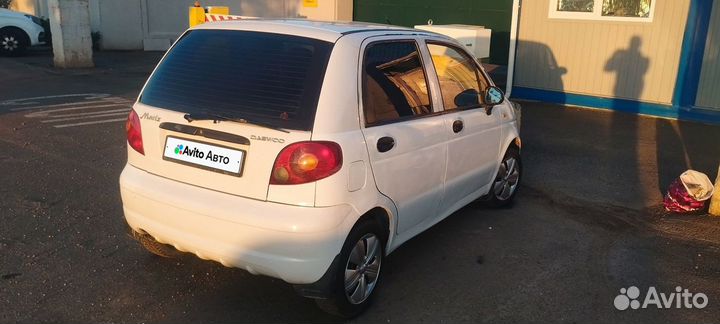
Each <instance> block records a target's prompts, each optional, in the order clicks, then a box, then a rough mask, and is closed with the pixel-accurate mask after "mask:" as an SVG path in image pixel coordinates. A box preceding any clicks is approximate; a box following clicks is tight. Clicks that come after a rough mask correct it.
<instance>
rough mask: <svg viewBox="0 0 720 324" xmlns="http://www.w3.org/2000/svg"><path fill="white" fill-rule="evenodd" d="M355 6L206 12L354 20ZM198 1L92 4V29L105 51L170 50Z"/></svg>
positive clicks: (28, 3)
mask: <svg viewBox="0 0 720 324" xmlns="http://www.w3.org/2000/svg"><path fill="white" fill-rule="evenodd" d="M352 1H353V0H317V4H318V6H317V7H308V6H306V5H305V3H306V2H305V1H304V0H213V1H201V3H202V5H203V6H228V7H230V13H231V14H233V15H241V16H255V17H265V18H308V19H315V20H348V21H349V20H352V3H353V2H352ZM194 2H195V1H194V0H90V26H91V28H92V31H94V32H100V35H101V38H102V41H101V44H102V48H103V49H113V50H141V49H144V50H166V49H167V48H169V47H170V45H171V44H172V43H173V42H174V41H175V40H176V39H177V37H179V36H180V34H181V33H182V32H183V31H184V30H185V29H187V28H188V8H189V7H190V6H192V5H193V3H194ZM13 9H14V10H17V11H22V12H26V13H30V14H34V15H36V16H39V17H47V16H48V14H47V12H48V6H47V0H14V1H13Z"/></svg>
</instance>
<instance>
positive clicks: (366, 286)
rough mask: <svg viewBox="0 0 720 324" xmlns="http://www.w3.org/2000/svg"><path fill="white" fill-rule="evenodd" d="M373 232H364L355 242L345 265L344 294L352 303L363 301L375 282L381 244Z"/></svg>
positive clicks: (380, 261)
mask: <svg viewBox="0 0 720 324" xmlns="http://www.w3.org/2000/svg"><path fill="white" fill-rule="evenodd" d="M381 244H382V243H381V242H380V239H379V238H378V237H377V236H375V234H372V233H368V234H365V236H363V237H362V238H361V239H360V240H358V241H357V243H355V246H354V247H353V249H352V251H350V257H349V258H348V261H347V264H346V265H345V296H346V297H347V299H348V301H349V302H350V303H352V304H355V305H357V304H360V303H362V302H364V301H365V300H366V299H367V298H368V297H369V296H370V294H371V293H372V291H373V289H375V286H376V284H377V280H378V275H379V274H380V265H381V263H382V246H381Z"/></svg>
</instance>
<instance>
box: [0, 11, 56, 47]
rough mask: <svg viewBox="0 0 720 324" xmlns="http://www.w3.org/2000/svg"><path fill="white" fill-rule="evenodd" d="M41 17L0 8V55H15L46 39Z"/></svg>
mask: <svg viewBox="0 0 720 324" xmlns="http://www.w3.org/2000/svg"><path fill="white" fill-rule="evenodd" d="M42 24H43V22H42V19H40V18H38V17H35V16H32V15H27V14H23V13H22V12H17V11H12V10H8V9H3V8H0V55H3V56H16V55H20V54H22V53H24V52H25V49H27V47H28V46H33V45H38V44H41V43H44V42H45V41H46V39H45V38H46V35H45V28H43V26H42Z"/></svg>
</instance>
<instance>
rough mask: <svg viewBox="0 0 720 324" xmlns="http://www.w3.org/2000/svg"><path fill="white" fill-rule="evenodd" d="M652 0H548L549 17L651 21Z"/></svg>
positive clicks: (653, 2) (653, 3)
mask: <svg viewBox="0 0 720 324" xmlns="http://www.w3.org/2000/svg"><path fill="white" fill-rule="evenodd" d="M654 5H655V1H654V0H550V13H549V17H550V18H566V19H591V20H610V21H613V20H614V21H635V22H651V21H652V14H653V9H654Z"/></svg>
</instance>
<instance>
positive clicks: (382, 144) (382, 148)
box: [377, 136, 395, 153]
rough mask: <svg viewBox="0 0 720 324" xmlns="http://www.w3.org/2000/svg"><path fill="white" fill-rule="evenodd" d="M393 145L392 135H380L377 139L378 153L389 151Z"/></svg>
mask: <svg viewBox="0 0 720 324" xmlns="http://www.w3.org/2000/svg"><path fill="white" fill-rule="evenodd" d="M393 147H395V139H394V138H392V137H388V136H384V137H380V139H379V140H378V141H377V150H378V152H380V153H384V152H387V151H390V150H392V148H393Z"/></svg>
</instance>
